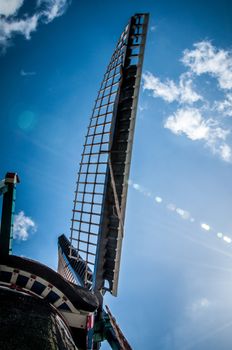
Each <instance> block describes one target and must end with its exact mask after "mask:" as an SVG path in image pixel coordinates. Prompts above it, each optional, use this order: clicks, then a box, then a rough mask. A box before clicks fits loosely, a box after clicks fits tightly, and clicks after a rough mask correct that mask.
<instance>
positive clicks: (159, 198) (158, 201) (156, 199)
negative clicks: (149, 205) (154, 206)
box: [155, 196, 163, 203]
mask: <svg viewBox="0 0 232 350" xmlns="http://www.w3.org/2000/svg"><path fill="white" fill-rule="evenodd" d="M155 201H156V203H161V202H162V201H163V199H162V198H161V197H159V196H156V197H155Z"/></svg>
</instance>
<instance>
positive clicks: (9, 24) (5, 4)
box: [0, 0, 70, 52]
mask: <svg viewBox="0 0 232 350" xmlns="http://www.w3.org/2000/svg"><path fill="white" fill-rule="evenodd" d="M69 3H70V1H69V0H38V1H37V5H36V7H35V11H34V14H32V15H28V14H27V13H25V14H23V15H22V17H21V18H18V10H19V9H22V8H23V4H24V0H1V1H0V47H1V48H2V51H3V52H4V51H5V50H6V48H7V47H8V46H9V45H10V44H11V42H12V38H13V37H14V36H15V35H16V34H20V35H22V36H24V37H25V39H27V40H29V39H30V38H31V33H32V32H34V31H36V29H37V27H38V25H39V23H49V22H51V21H53V20H54V19H55V18H56V17H59V16H61V15H62V14H63V13H64V12H65V11H66V9H67V6H68V4H69Z"/></svg>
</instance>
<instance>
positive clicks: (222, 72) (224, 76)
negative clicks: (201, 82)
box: [182, 41, 232, 89]
mask: <svg viewBox="0 0 232 350" xmlns="http://www.w3.org/2000/svg"><path fill="white" fill-rule="evenodd" d="M193 46H194V49H193V50H189V49H186V50H184V54H183V58H182V62H183V63H184V65H185V66H186V67H189V68H190V70H191V71H192V72H193V73H195V74H197V75H201V74H206V73H208V74H210V75H212V76H213V77H215V78H216V79H217V80H218V84H219V87H220V88H221V89H232V55H231V52H230V51H227V50H223V49H218V48H216V47H215V46H213V45H212V43H211V42H209V41H201V42H198V43H195V44H194V45H193Z"/></svg>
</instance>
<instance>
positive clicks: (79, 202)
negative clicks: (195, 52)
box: [70, 14, 148, 295]
mask: <svg viewBox="0 0 232 350" xmlns="http://www.w3.org/2000/svg"><path fill="white" fill-rule="evenodd" d="M147 21H148V18H147V15H146V14H145V15H144V14H138V15H135V16H133V17H132V18H131V19H130V22H129V24H128V25H127V26H126V28H125V30H124V31H123V33H122V35H121V36H120V38H119V41H118V43H117V46H116V49H115V51H114V53H113V55H112V57H111V60H110V64H109V66H108V67H107V71H106V73H105V75H104V78H103V81H102V84H101V87H100V90H99V92H98V96H97V99H96V101H95V106H94V109H93V113H92V116H91V120H90V124H89V127H88V132H87V135H86V140H85V144H84V150H83V154H82V159H81V162H80V169H79V173H78V179H77V188H76V193H75V199H74V208H73V216H72V225H71V237H70V239H71V244H70V257H71V258H73V259H78V258H79V257H81V259H82V260H83V261H84V262H85V264H86V265H85V274H84V285H85V286H86V287H88V288H91V287H92V283H94V284H95V287H96V286H97V289H102V287H104V283H105V281H108V282H109V287H108V288H105V289H106V290H109V291H110V292H111V293H112V294H114V295H116V291H117V283H118V273H119V265H120V256H121V242H122V237H123V223H124V217H125V203H126V194H127V180H128V176H129V169H130V158H131V150H132V142H133V133H134V123H135V116H136V108H137V101H138V93H139V86H140V78H141V69H142V61H143V54H144V46H145V38H146V32H147ZM107 242H108V243H107ZM104 266H105V267H106V269H105V267H104ZM93 274H94V276H93Z"/></svg>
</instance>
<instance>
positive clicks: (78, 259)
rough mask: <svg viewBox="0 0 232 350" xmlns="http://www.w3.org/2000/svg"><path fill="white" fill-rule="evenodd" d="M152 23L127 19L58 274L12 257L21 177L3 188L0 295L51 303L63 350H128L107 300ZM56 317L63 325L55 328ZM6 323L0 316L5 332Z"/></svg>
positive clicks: (62, 242)
mask: <svg viewBox="0 0 232 350" xmlns="http://www.w3.org/2000/svg"><path fill="white" fill-rule="evenodd" d="M148 17H149V15H148V14H145V13H138V14H135V15H134V16H132V17H131V18H130V20H129V23H128V24H127V25H126V27H125V29H124V31H123V32H122V34H121V36H120V38H119V40H118V42H117V45H116V48H115V51H114V52H113V55H112V57H111V60H110V63H109V65H108V67H107V70H106V73H105V75H104V78H103V81H102V83H101V86H100V89H99V91H98V95H97V98H96V101H95V105H94V108H93V112H92V116H91V118H90V124H89V127H88V131H87V135H86V138H85V143H84V149H83V153H82V157H81V162H80V168H79V172H78V178H77V187H76V191H75V198H74V207H73V215H72V223H71V236H70V239H68V238H66V237H65V236H64V235H61V236H60V237H59V239H58V273H56V272H54V271H52V270H51V269H49V268H48V267H47V266H44V265H42V264H40V263H39V262H35V261H31V260H29V259H26V258H21V257H17V256H14V255H10V250H9V247H10V243H9V242H10V241H11V236H12V212H13V206H12V203H13V200H14V191H15V184H16V182H18V177H17V175H16V174H14V173H13V174H11V173H10V176H9V174H8V175H7V176H6V177H5V179H4V180H3V182H2V185H1V187H0V190H1V191H0V193H2V194H3V197H4V201H3V213H2V225H1V235H0V294H1V293H2V295H3V296H2V298H3V299H4V298H5V300H6V301H7V302H8V301H9V300H12V298H17V296H16V295H14V296H12V294H9V292H8V293H7V294H6V289H7V288H8V289H11V290H17V292H18V293H21V296H20V298H21V299H20V300H21V303H22V299H23V300H24V299H25V300H24V302H23V303H22V304H23V305H24V304H25V305H28V298H27V295H30V296H32V295H33V296H34V297H35V298H36V297H38V298H39V299H40V302H41V300H43V301H44V305H45V302H46V307H47V309H46V310H47V311H46V312H47V315H48V316H47V319H48V320H49V322H50V323H49V324H51V322H55V327H56V328H57V333H56V337H55V338H54V339H55V340H54V339H53V340H54V341H56V343H59V342H60V344H61V343H62V346H63V347H62V346H60V347H59V346H58V349H83V350H84V349H88V350H91V349H99V348H100V344H101V342H102V341H103V340H107V341H108V343H109V344H110V346H111V348H112V349H116V350H120V349H125V350H128V349H131V347H130V345H129V343H128V342H127V340H126V339H125V337H124V335H123V333H122V331H121V329H120V327H119V326H118V324H117V323H116V320H115V319H114V317H113V315H112V314H111V312H110V310H109V308H108V307H104V303H103V299H104V295H105V293H106V292H109V293H111V294H112V295H113V296H117V290H118V279H119V271H120V260H121V250H122V241H123V236H124V220H125V209H126V198H127V189H128V179H129V172H130V164H131V154H132V145H133V137H134V130H135V119H136V110H137V103H138V96H139V88H140V80H141V73H142V64H143V58H144V49H145V42H146V34H147V27H148ZM12 183H13V185H12ZM1 288H3V289H2V290H1ZM31 300H34V299H30V302H31ZM36 300H37V299H36ZM33 302H35V301H33ZM37 303H38V302H37ZM11 304H12V302H11ZM36 305H37V304H36V302H35V305H34V304H33V307H34V308H36V307H37V306H36ZM49 308H50V309H49ZM39 310H41V309H38V310H37V315H38V313H39V312H40V311H39ZM48 310H49V311H48ZM0 311H1V303H0ZM21 312H23V311H22V310H21ZM28 314H29V312H28ZM54 314H55V315H56V318H59V322H58V321H51V320H54ZM41 317H42V315H41ZM61 319H62V320H61ZM1 322H2V321H1V317H0V329H1ZM62 322H63V323H62ZM9 327H10V325H9ZM0 333H1V331H0ZM0 339H1V337H0ZM57 339H60V340H59V341H58V340H57ZM0 345H1V340H0ZM2 345H3V343H2ZM16 345H17V348H18V349H21V348H20V346H19V344H16ZM14 347H15V345H14ZM14 347H13V346H12V349H13V348H14ZM41 348H42V345H41Z"/></svg>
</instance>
